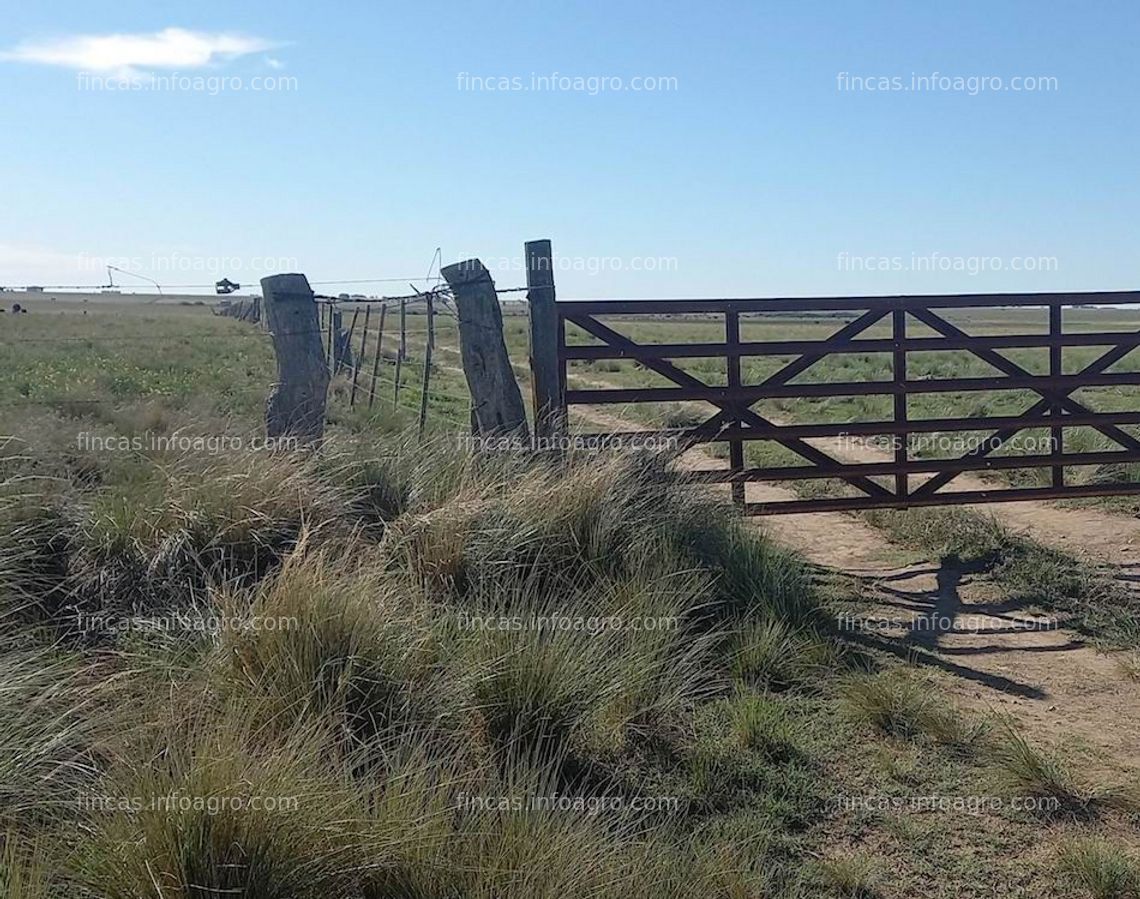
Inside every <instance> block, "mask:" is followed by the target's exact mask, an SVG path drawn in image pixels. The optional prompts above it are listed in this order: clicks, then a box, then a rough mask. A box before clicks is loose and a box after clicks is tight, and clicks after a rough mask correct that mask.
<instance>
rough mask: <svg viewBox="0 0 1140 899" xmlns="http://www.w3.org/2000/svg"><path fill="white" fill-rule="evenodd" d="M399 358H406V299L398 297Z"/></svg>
mask: <svg viewBox="0 0 1140 899" xmlns="http://www.w3.org/2000/svg"><path fill="white" fill-rule="evenodd" d="M400 358H401V359H407V358H408V300H407V298H406V297H400Z"/></svg>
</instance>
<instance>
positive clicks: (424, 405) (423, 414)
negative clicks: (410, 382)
mask: <svg viewBox="0 0 1140 899" xmlns="http://www.w3.org/2000/svg"><path fill="white" fill-rule="evenodd" d="M426 301H427V320H428V334H429V335H430V334H431V320H432V302H431V294H430V293H429V294H427V295H426ZM430 382H431V338H430V337H429V338H428V341H427V346H425V347H424V379H423V383H422V384H421V386H420V431H419V435H420V437H423V436H424V428H425V427H426V426H427V411H428V384H429V383H430Z"/></svg>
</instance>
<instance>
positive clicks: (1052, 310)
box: [1049, 302, 1065, 487]
mask: <svg viewBox="0 0 1140 899" xmlns="http://www.w3.org/2000/svg"><path fill="white" fill-rule="evenodd" d="M1061 331H1062V326H1061V304H1060V303H1059V302H1053V303H1050V304H1049V337H1050V338H1051V339H1052V342H1051V343H1050V344H1049V376H1050V377H1052V378H1059V377H1061V375H1063V374H1064V373H1065V367H1064V365H1063V364H1062V359H1063V358H1064V357H1063V356H1062V352H1063V348H1062V347H1061V344H1060V337H1061ZM1062 411H1063V407H1062V405H1061V401H1060V399H1059V398H1056V397H1055V398H1054V399H1053V401H1052V402H1051V403H1050V404H1049V416H1050V417H1051V418H1056V419H1057V420H1058V421H1060V420H1061V416H1062ZM1049 436H1050V437H1051V438H1052V439H1051V440H1050V443H1051V444H1052V445H1051V446H1050V447H1049V455H1051V456H1052V457H1053V461H1054V462H1055V463H1056V464H1054V465H1053V467H1052V469H1051V472H1052V481H1053V486H1054V487H1064V486H1065V466H1064V465H1063V464H1062V463H1063V462H1064V460H1063V459H1062V458H1061V456H1062V455H1063V454H1064V452H1065V442H1064V441H1065V431H1064V429H1063V428H1062V427H1060V425H1056V426H1054V427H1053V428H1052V429H1051V430H1050V432H1049Z"/></svg>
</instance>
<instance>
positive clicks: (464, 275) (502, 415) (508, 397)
mask: <svg viewBox="0 0 1140 899" xmlns="http://www.w3.org/2000/svg"><path fill="white" fill-rule="evenodd" d="M443 277H444V279H445V280H446V281H447V284H448V286H449V287H450V288H451V292H452V294H453V295H454V296H455V307H456V313H457V317H458V319H459V351H460V355H461V356H462V358H463V373H464V375H466V377H467V389H468V391H469V392H470V393H471V401H472V406H473V408H472V425H473V430H475V432H476V433H478V434H480V435H485V436H493V435H514V436H517V437H519V438H520V439H522V440H525V441H526V442H527V443H529V442H530V429H529V428H528V427H527V422H526V407H525V406H524V405H523V400H522V394H521V393H520V392H519V385H518V382H517V381H516V380H515V373H514V370H513V369H512V368H511V359H510V356H509V355H508V353H507V343H506V340H505V339H504V338H503V311H502V309H500V308H499V297H498V295H497V294H496V293H495V282H494V281H493V280H492V279H491V273H490V272H488V271H487V269H486V268H485V267H484V265H483V263H482V262H480V261H479V260H478V259H468V260H467V261H466V262H457V263H455V264H454V265H449V266H446V267H445V268H444V269H443Z"/></svg>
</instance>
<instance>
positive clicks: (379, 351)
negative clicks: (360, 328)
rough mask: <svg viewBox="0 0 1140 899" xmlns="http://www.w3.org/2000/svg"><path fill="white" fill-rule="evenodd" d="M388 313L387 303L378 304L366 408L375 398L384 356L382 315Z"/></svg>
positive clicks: (370, 405) (370, 406) (369, 406)
mask: <svg viewBox="0 0 1140 899" xmlns="http://www.w3.org/2000/svg"><path fill="white" fill-rule="evenodd" d="M387 313H388V304H387V303H381V304H380V326H379V327H378V328H377V329H376V358H375V359H373V360H372V384H371V386H370V387H369V388H368V408H369V409H371V408H372V403H373V401H374V400H375V399H376V376H377V375H378V374H379V373H380V361H381V360H382V359H383V358H384V316H385V315H387Z"/></svg>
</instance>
